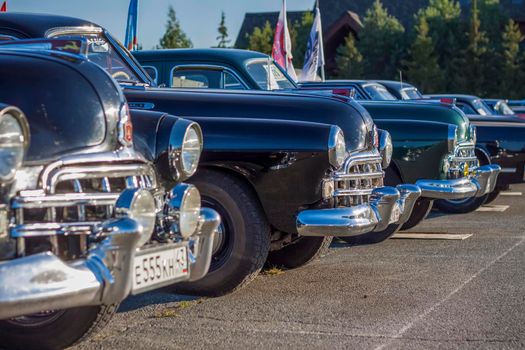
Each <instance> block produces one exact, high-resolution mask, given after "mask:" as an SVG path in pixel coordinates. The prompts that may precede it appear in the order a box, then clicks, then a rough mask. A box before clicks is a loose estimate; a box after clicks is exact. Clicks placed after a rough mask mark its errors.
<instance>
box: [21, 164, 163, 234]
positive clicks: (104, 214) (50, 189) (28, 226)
mask: <svg viewBox="0 0 525 350" xmlns="http://www.w3.org/2000/svg"><path fill="white" fill-rule="evenodd" d="M40 184H41V185H42V188H43V189H39V190H34V191H22V192H21V193H20V195H19V196H17V197H16V198H14V199H13V201H12V203H11V208H12V209H13V210H14V214H15V216H14V217H15V222H14V223H13V224H12V227H11V237H13V238H21V237H39V236H49V235H75V234H89V233H91V232H92V229H93V226H94V225H96V224H98V223H100V222H102V221H104V220H107V219H109V218H111V217H112V215H113V205H114V204H115V201H116V200H117V198H118V197H119V195H120V193H121V192H122V191H123V190H124V189H126V188H149V189H153V188H155V187H156V183H155V176H154V172H153V169H151V167H150V166H148V165H146V164H143V163H138V164H118V163H117V164H91V165H89V164H82V165H69V166H63V167H62V166H61V167H55V168H52V169H49V168H48V169H45V170H44V171H43V172H42V175H41V177H40Z"/></svg>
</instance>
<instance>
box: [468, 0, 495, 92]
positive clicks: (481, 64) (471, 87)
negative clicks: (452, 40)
mask: <svg viewBox="0 0 525 350" xmlns="http://www.w3.org/2000/svg"><path fill="white" fill-rule="evenodd" d="M480 27H481V21H480V19H479V9H478V2H477V0H472V5H471V9H470V29H469V35H468V46H467V49H466V51H465V63H466V65H465V67H464V75H465V78H466V89H467V91H469V92H470V93H471V94H474V95H477V96H485V95H486V93H487V89H486V86H484V82H485V81H484V79H485V72H486V70H485V67H486V63H487V60H486V59H489V58H490V57H489V56H488V55H487V54H488V53H489V50H488V38H487V35H486V33H485V32H483V31H482V30H481V28H480Z"/></svg>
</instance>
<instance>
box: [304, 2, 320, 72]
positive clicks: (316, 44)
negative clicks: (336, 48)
mask: <svg viewBox="0 0 525 350" xmlns="http://www.w3.org/2000/svg"><path fill="white" fill-rule="evenodd" d="M319 67H321V68H322V67H324V50H323V30H322V27H321V11H319V7H316V9H315V19H314V23H313V25H312V30H311V31H310V37H309V38H308V45H307V47H306V54H305V55H304V66H303V72H302V73H301V79H300V80H301V81H314V80H315V78H316V77H317V69H318V68H319Z"/></svg>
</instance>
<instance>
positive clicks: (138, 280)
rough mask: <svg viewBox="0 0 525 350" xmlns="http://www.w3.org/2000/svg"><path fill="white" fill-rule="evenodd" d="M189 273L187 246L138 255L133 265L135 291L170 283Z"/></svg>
mask: <svg viewBox="0 0 525 350" xmlns="http://www.w3.org/2000/svg"><path fill="white" fill-rule="evenodd" d="M188 274H189V271H188V252H187V249H186V247H185V246H182V247H174V248H171V249H164V250H158V251H153V252H151V253H146V254H141V255H138V256H136V257H135V264H134V266H133V293H137V292H141V291H146V290H151V289H154V288H155V287H161V286H164V285H168V284H170V283H169V282H170V281H174V280H178V279H180V278H181V277H184V276H187V275H188Z"/></svg>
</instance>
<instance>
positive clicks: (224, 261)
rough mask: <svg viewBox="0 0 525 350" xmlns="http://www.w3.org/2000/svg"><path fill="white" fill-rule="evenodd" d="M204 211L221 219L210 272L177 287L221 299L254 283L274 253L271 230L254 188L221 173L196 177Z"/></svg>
mask: <svg viewBox="0 0 525 350" xmlns="http://www.w3.org/2000/svg"><path fill="white" fill-rule="evenodd" d="M190 182H191V183H193V184H194V185H195V186H197V188H198V189H199V191H200V193H201V197H202V202H203V204H202V205H203V206H204V207H210V208H212V209H215V210H216V211H217V212H218V213H219V214H220V215H221V225H220V226H219V232H218V234H217V235H216V239H217V240H218V242H215V243H216V244H217V247H216V248H214V254H213V257H212V262H211V265H210V270H209V272H208V274H207V275H206V276H204V278H202V279H200V280H198V281H195V282H184V283H178V284H176V285H175V286H174V287H175V290H176V291H177V292H178V293H182V294H190V295H202V296H221V295H225V294H228V293H231V292H233V291H235V290H237V289H239V288H241V287H243V286H245V285H246V284H248V283H249V282H250V281H251V280H253V279H254V278H255V277H256V276H257V274H258V273H259V272H260V271H261V269H262V268H263V266H264V263H265V261H266V258H267V256H268V252H269V250H270V227H269V225H268V222H267V220H266V217H265V215H264V212H263V209H262V208H261V205H260V203H259V201H258V199H257V198H256V196H255V194H254V193H253V190H252V188H251V187H249V185H248V184H246V183H245V182H244V181H243V179H240V178H237V177H236V176H233V175H229V174H227V173H224V172H220V171H213V170H201V171H199V172H198V173H197V175H196V176H194V177H192V179H191V181H190Z"/></svg>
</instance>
